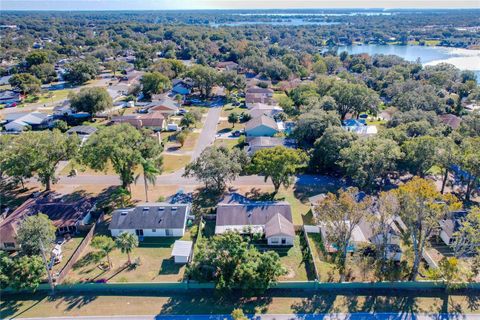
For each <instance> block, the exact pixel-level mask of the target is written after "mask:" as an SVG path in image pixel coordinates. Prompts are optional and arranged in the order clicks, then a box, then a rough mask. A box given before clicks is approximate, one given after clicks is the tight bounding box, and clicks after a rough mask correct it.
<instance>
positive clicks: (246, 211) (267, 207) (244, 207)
mask: <svg viewBox="0 0 480 320" xmlns="http://www.w3.org/2000/svg"><path fill="white" fill-rule="evenodd" d="M276 214H281V215H282V216H284V217H285V218H286V219H287V220H288V221H292V211H291V208H290V204H289V203H288V202H285V201H281V202H250V203H244V204H239V203H232V204H226V203H220V204H219V205H218V206H217V219H216V225H217V226H242V225H265V224H266V223H267V222H268V221H269V220H270V219H271V218H272V217H273V216H274V215H276Z"/></svg>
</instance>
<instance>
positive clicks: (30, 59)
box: [25, 50, 48, 67]
mask: <svg viewBox="0 0 480 320" xmlns="http://www.w3.org/2000/svg"><path fill="white" fill-rule="evenodd" d="M25 62H26V63H27V65H28V67H32V66H36V65H39V64H42V63H47V62H48V53H47V52H46V51H43V50H35V51H33V52H31V53H29V54H28V55H27V56H26V57H25Z"/></svg>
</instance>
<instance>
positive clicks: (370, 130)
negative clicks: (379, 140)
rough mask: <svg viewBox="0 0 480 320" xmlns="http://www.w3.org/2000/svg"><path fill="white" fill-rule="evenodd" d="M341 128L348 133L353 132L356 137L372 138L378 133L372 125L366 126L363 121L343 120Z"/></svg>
mask: <svg viewBox="0 0 480 320" xmlns="http://www.w3.org/2000/svg"><path fill="white" fill-rule="evenodd" d="M342 128H343V129H345V130H347V131H349V132H355V133H356V134H358V135H362V136H372V135H375V134H377V133H378V129H377V127H376V126H374V125H367V123H366V121H365V119H359V120H355V119H348V120H344V121H343V124H342Z"/></svg>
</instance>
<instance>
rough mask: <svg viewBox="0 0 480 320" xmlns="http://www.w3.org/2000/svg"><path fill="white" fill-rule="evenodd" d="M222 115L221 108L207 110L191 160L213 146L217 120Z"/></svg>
mask: <svg viewBox="0 0 480 320" xmlns="http://www.w3.org/2000/svg"><path fill="white" fill-rule="evenodd" d="M221 113H222V107H212V108H210V109H209V110H208V113H207V119H206V120H205V123H204V124H203V128H202V132H201V133H200V136H199V137H198V142H197V145H196V146H195V150H193V154H192V160H195V159H196V158H198V156H199V155H200V153H202V151H203V150H204V149H205V148H206V147H208V146H209V145H211V144H213V142H214V141H215V135H216V133H217V124H218V120H219V119H220V114H221Z"/></svg>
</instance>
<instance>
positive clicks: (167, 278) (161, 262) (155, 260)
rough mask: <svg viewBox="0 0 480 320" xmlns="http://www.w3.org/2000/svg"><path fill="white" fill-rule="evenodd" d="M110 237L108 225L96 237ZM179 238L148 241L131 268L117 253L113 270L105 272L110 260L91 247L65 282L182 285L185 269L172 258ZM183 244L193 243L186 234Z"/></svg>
mask: <svg viewBox="0 0 480 320" xmlns="http://www.w3.org/2000/svg"><path fill="white" fill-rule="evenodd" d="M102 234H106V235H108V234H109V232H108V230H107V229H106V225H103V226H101V227H100V228H99V230H98V231H97V234H96V235H102ZM175 240H178V238H170V237H169V238H165V237H158V238H157V237H155V238H153V237H152V238H145V239H144V240H143V241H141V242H140V244H139V246H138V247H136V248H134V249H133V251H132V252H131V254H130V256H131V259H132V262H133V264H132V265H131V266H128V264H127V255H126V254H123V253H121V252H120V251H119V250H117V249H114V250H113V251H112V252H111V253H110V260H111V263H112V268H111V269H110V270H106V269H104V268H102V267H101V262H104V261H107V257H106V256H104V255H102V254H101V253H99V252H98V250H96V249H94V248H93V247H91V246H90V245H89V246H88V247H87V248H86V249H85V251H84V252H83V254H82V256H81V257H80V258H79V259H78V260H77V262H76V263H75V264H74V266H73V268H72V270H71V271H70V273H69V274H68V276H67V278H66V280H65V282H66V283H75V282H89V281H107V282H177V281H182V279H183V274H184V272H185V265H182V264H175V263H174V261H173V257H172V256H171V252H172V247H173V244H174V242H175ZM182 240H190V233H189V232H186V233H185V235H184V236H183V237H182Z"/></svg>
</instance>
